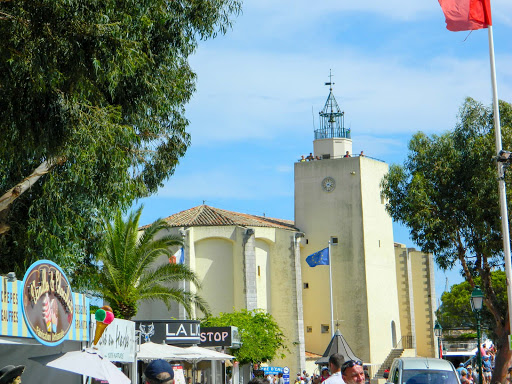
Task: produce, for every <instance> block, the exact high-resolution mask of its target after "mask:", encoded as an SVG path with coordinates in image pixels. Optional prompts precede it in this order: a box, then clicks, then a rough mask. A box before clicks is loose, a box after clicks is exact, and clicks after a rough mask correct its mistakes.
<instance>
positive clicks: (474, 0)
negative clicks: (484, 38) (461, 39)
mask: <svg viewBox="0 0 512 384" xmlns="http://www.w3.org/2000/svg"><path fill="white" fill-rule="evenodd" d="M439 4H440V5H441V8H442V9H443V12H444V16H445V18H446V28H447V29H448V30H449V31H453V32H457V31H471V30H475V29H482V28H487V27H488V26H489V25H492V19H491V0H439Z"/></svg>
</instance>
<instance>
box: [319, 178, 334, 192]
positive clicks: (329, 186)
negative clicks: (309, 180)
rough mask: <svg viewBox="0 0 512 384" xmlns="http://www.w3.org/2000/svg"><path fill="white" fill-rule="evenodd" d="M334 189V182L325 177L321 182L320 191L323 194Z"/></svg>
mask: <svg viewBox="0 0 512 384" xmlns="http://www.w3.org/2000/svg"><path fill="white" fill-rule="evenodd" d="M334 188H336V182H335V181H334V179H333V178H332V177H326V178H325V179H323V180H322V189H323V190H324V191H325V192H332V191H334Z"/></svg>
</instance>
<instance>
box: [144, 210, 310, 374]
mask: <svg viewBox="0 0 512 384" xmlns="http://www.w3.org/2000/svg"><path fill="white" fill-rule="evenodd" d="M165 220H166V221H167V222H168V223H169V225H170V226H171V227H172V231H171V232H172V233H173V234H175V235H180V236H182V237H183V240H184V244H185V246H184V262H185V264H186V265H188V266H190V268H191V269H192V270H193V271H195V272H196V274H197V275H198V277H199V280H200V281H201V283H202V285H201V289H200V290H199V291H198V294H199V295H200V296H201V297H202V298H203V299H205V301H206V302H207V303H208V305H209V307H210V310H211V313H212V314H213V315H214V316H215V315H218V314H219V313H220V312H232V311H233V310H240V309H242V308H244V309H248V310H253V309H257V308H258V309H262V310H264V311H266V312H268V313H270V314H271V315H272V316H273V317H274V319H275V320H276V322H277V323H278V324H279V326H280V328H281V329H282V331H283V333H284V335H285V337H286V340H287V344H288V345H287V346H288V348H289V350H290V352H289V353H287V357H285V358H284V359H276V360H275V361H273V362H272V364H274V365H279V366H288V367H289V368H290V369H292V370H293V371H301V370H302V369H304V367H305V347H304V326H303V307H302V282H301V265H300V248H299V247H300V239H301V236H302V235H303V234H302V233H300V232H299V231H298V230H297V228H295V226H294V224H293V222H292V221H288V220H279V219H272V218H266V217H260V216H254V215H247V214H242V213H237V212H231V211H226V210H222V209H217V208H213V207H210V206H207V205H201V206H198V207H194V208H191V209H189V210H186V211H183V212H179V213H177V214H174V215H172V216H169V217H167V218H166V219H165ZM142 229H143V228H142ZM162 235H164V234H162ZM173 251H175V250H173ZM159 262H161V263H168V262H169V261H168V260H167V259H166V258H162V260H160V261H159ZM185 288H186V289H187V290H189V291H191V292H195V291H196V287H195V286H194V285H193V284H192V285H190V284H189V283H187V285H186V286H185ZM202 316H203V314H202V313H200V312H198V313H196V312H195V310H194V312H193V313H192V317H193V318H201V317H202ZM172 317H174V318H178V319H186V318H187V314H186V312H185V311H184V309H183V307H182V306H181V305H176V306H175V307H173V308H172V309H171V311H168V310H167V308H166V307H165V305H161V304H157V303H154V302H143V303H141V304H140V307H139V311H138V314H137V318H136V319H137V320H149V319H168V318H172Z"/></svg>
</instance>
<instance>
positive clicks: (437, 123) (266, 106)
mask: <svg viewBox="0 0 512 384" xmlns="http://www.w3.org/2000/svg"><path fill="white" fill-rule="evenodd" d="M492 15H493V33H494V46H495V56H496V74H497V82H498V96H499V98H500V99H503V100H506V101H509V102H510V101H512V65H510V64H511V59H512V49H511V48H512V39H510V36H512V2H510V1H509V0H495V1H493V2H492ZM489 63H490V62H489V43H488V32H487V29H483V30H478V31H473V32H471V33H469V32H450V31H448V30H447V29H446V28H445V19H444V15H443V13H442V10H441V7H440V6H439V4H438V2H437V1H435V0H407V1H404V0H388V1H382V0H359V1H347V0H345V1H340V0H319V1H316V2H312V1H306V0H279V1H276V0H246V1H245V2H244V3H243V13H242V14H241V15H240V16H238V17H237V18H236V19H235V20H234V23H233V28H232V30H229V31H228V32H227V34H226V35H220V36H218V37H217V38H215V39H212V40H207V41H201V42H200V43H199V46H198V48H197V51H196V53H195V54H194V55H193V56H192V57H191V58H190V64H191V66H192V68H193V70H194V71H195V72H196V74H197V82H196V88H197V90H196V93H195V94H194V96H193V98H192V100H191V101H190V103H189V104H188V105H187V106H186V110H187V117H188V119H189V121H190V125H189V127H188V131H189V132H190V133H191V136H192V145H191V146H190V148H189V149H188V151H187V153H186V155H185V156H184V157H183V158H182V159H181V161H180V164H179V165H178V167H177V169H176V172H175V174H174V175H173V176H172V177H171V178H170V179H169V180H168V181H167V182H166V183H165V186H164V187H162V188H161V189H160V190H159V191H158V193H157V194H155V195H153V196H151V197H149V198H145V199H142V200H140V201H138V202H137V203H136V204H135V206H139V205H141V204H143V205H144V211H143V214H142V217H141V224H149V223H151V222H152V221H154V220H156V219H158V218H160V217H167V216H170V215H171V214H174V213H177V212H180V211H182V210H185V209H189V208H192V207H195V206H198V205H201V204H203V202H204V203H205V204H207V205H210V206H213V207H216V208H221V209H226V210H231V211H236V212H243V213H249V214H254V215H263V214H265V215H266V216H268V217H276V218H281V219H289V220H293V218H294V196H293V195H294V186H293V180H294V176H293V165H294V162H296V161H297V160H298V159H299V158H300V156H301V155H307V154H308V153H309V152H312V151H313V132H314V127H318V124H319V121H318V112H319V111H320V110H321V109H322V108H323V106H324V103H325V101H326V99H327V96H328V93H329V88H328V87H326V86H325V85H324V83H325V82H328V81H329V72H330V71H332V75H333V81H334V83H335V85H334V87H333V88H334V91H333V92H334V95H335V97H336V99H337V101H338V104H339V105H340V107H341V109H342V110H343V111H344V112H345V126H346V127H347V128H351V134H352V140H353V153H359V152H360V151H361V150H364V153H365V154H366V155H368V156H371V157H374V158H377V159H380V160H383V161H385V162H387V163H389V164H401V163H403V162H404V160H405V159H406V156H407V145H408V142H409V140H410V139H411V137H412V135H413V134H414V133H416V132H418V131H422V132H425V133H427V134H441V133H443V132H445V131H448V130H451V129H453V128H454V126H455V124H456V121H457V113H458V110H459V108H460V106H461V105H462V103H463V102H464V99H465V98H466V97H468V96H469V97H472V98H474V99H477V100H479V101H480V102H482V103H484V104H486V105H491V104H492V88H491V81H490V64H489ZM394 240H395V241H396V242H399V243H403V244H406V245H407V246H409V247H414V246H415V245H414V243H413V242H412V241H411V240H410V238H409V232H408V230H407V229H406V228H404V227H403V226H400V225H399V224H396V223H395V224H394ZM459 270H460V268H459V267H457V268H455V269H454V270H452V271H448V272H446V273H445V272H442V271H439V270H437V269H436V275H435V278H436V295H437V296H438V297H439V296H440V295H441V293H442V292H443V291H444V289H445V285H446V281H447V280H448V286H450V285H452V284H455V283H458V282H460V281H462V278H461V277H460V271H459Z"/></svg>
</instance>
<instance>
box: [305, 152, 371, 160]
mask: <svg viewBox="0 0 512 384" xmlns="http://www.w3.org/2000/svg"><path fill="white" fill-rule="evenodd" d="M356 156H357V155H351V154H350V152H349V151H346V152H345V155H344V156H343V157H356ZM359 157H364V152H363V151H361V153H360V154H359ZM314 160H322V158H321V157H319V156H313V153H312V152H310V153H309V155H308V156H306V157H304V155H302V156H301V157H300V159H299V162H300V163H303V162H305V161H314Z"/></svg>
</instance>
